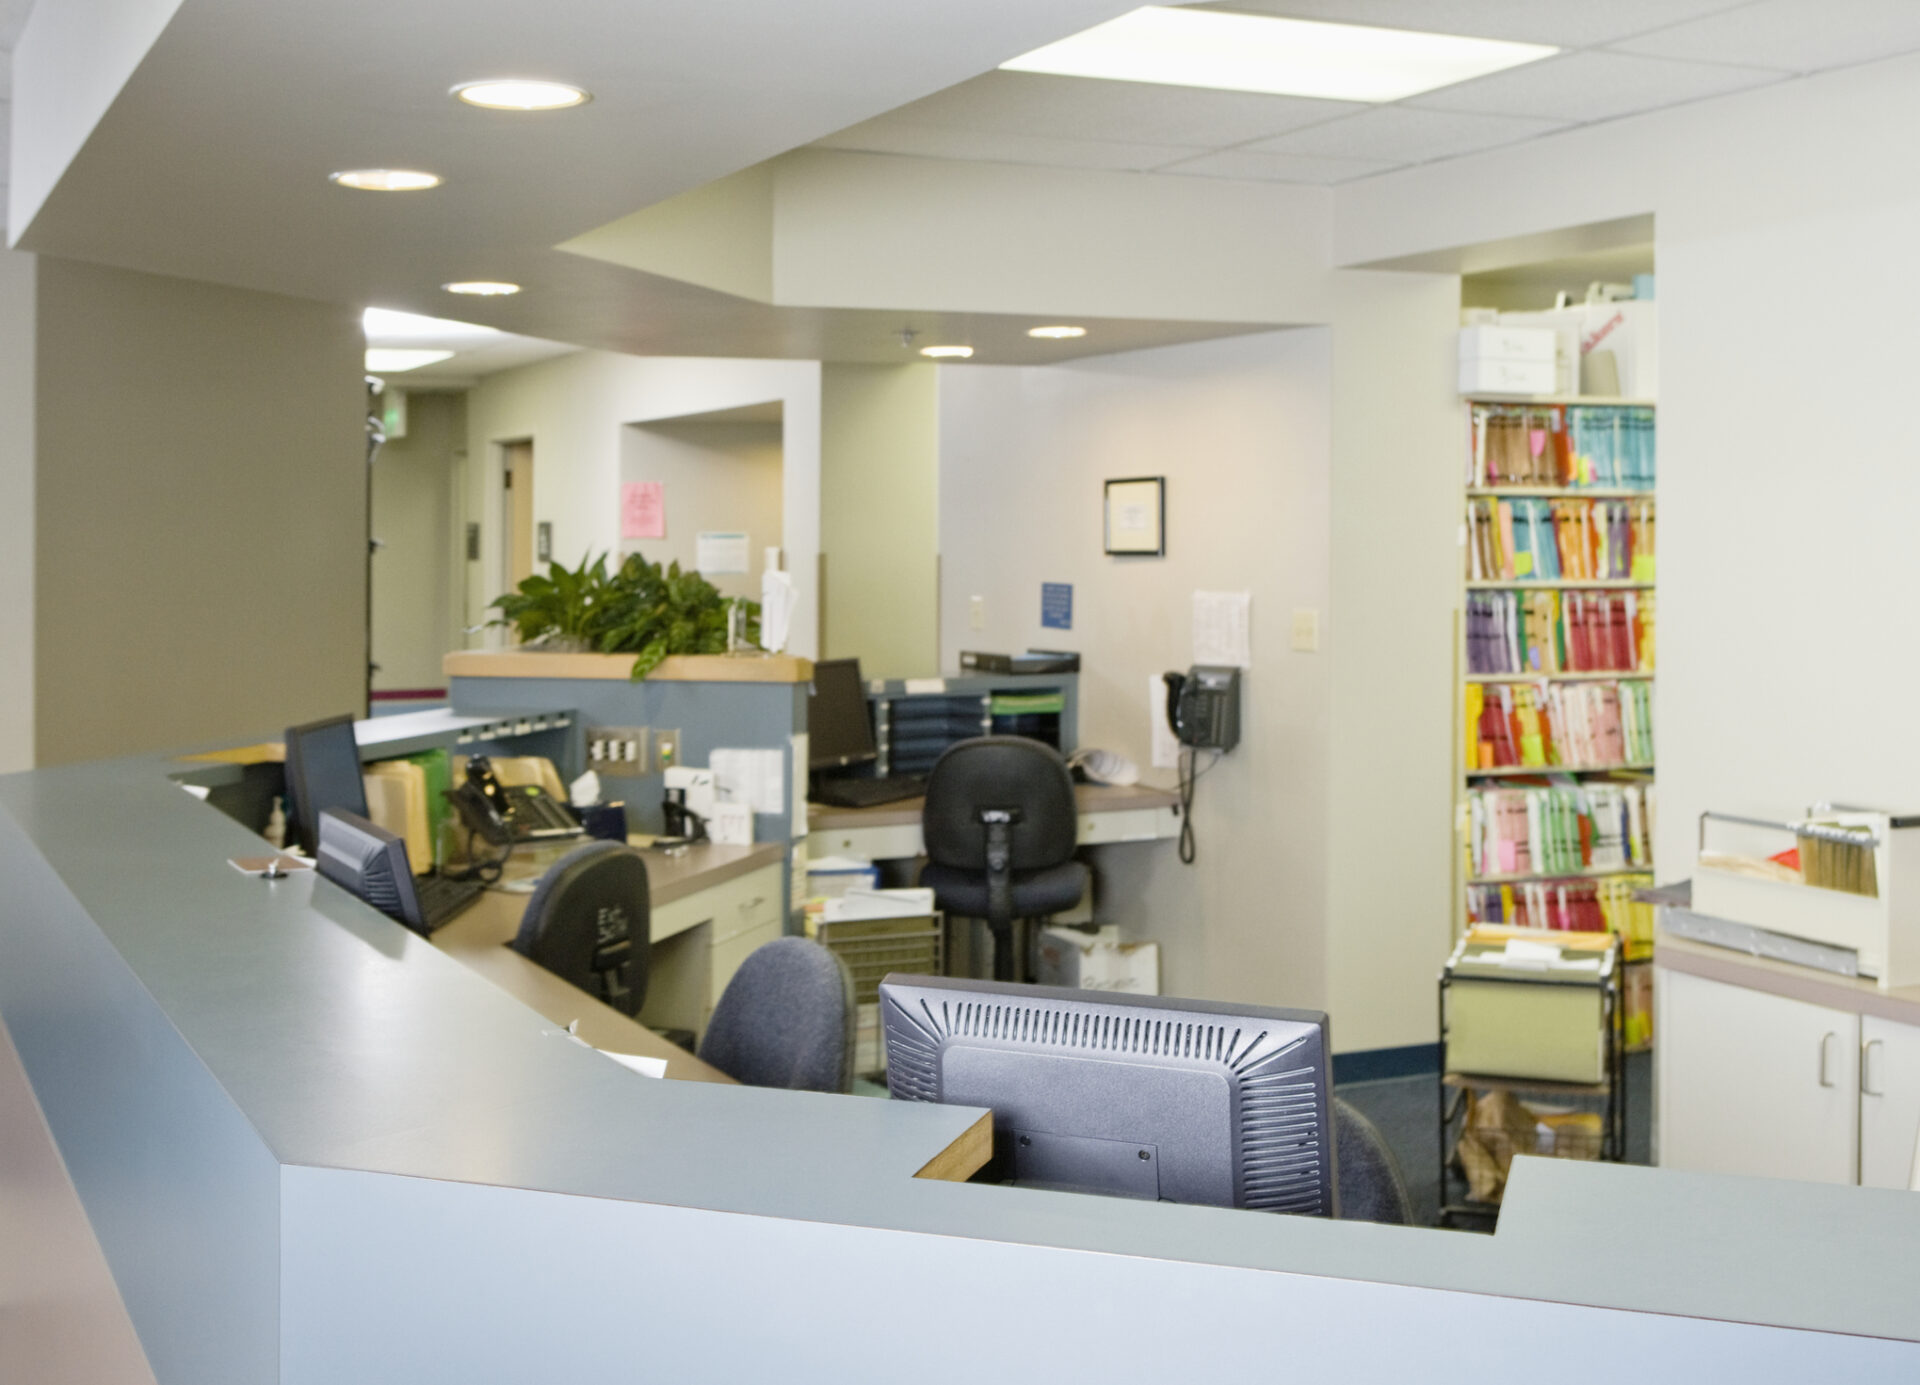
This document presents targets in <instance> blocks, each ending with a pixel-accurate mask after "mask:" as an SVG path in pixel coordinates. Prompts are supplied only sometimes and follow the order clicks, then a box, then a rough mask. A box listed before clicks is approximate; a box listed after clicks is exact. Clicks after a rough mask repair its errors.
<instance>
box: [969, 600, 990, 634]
mask: <svg viewBox="0 0 1920 1385" xmlns="http://www.w3.org/2000/svg"><path fill="white" fill-rule="evenodd" d="M967 628H968V629H970V630H984V629H986V628H987V599H986V597H984V596H975V597H971V598H969V599H968V601H967Z"/></svg>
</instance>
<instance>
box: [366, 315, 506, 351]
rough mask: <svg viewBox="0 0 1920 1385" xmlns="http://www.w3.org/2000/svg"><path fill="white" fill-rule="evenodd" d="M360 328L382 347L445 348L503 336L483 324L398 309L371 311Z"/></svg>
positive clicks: (370, 339) (495, 329)
mask: <svg viewBox="0 0 1920 1385" xmlns="http://www.w3.org/2000/svg"><path fill="white" fill-rule="evenodd" d="M360 326H361V327H362V329H364V330H365V332H366V334H367V340H369V341H373V342H378V343H379V344H380V345H382V346H392V345H395V344H396V343H401V342H419V343H421V344H426V343H429V342H430V343H432V344H433V345H435V346H444V345H446V344H447V343H449V342H456V343H457V342H468V341H478V340H480V339H481V338H483V337H497V336H499V335H500V329H499V328H497V327H488V326H485V325H484V324H482V323H478V322H455V321H454V320H453V319H452V318H448V317H427V316H426V315H425V314H423V313H403V312H401V311H399V310H398V309H397V308H368V309H367V310H366V311H365V312H363V313H361V314H360Z"/></svg>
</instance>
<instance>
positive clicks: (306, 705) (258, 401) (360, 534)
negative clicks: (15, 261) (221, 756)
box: [34, 256, 367, 764]
mask: <svg viewBox="0 0 1920 1385" xmlns="http://www.w3.org/2000/svg"><path fill="white" fill-rule="evenodd" d="M38 278H39V315H38V329H39V330H38V343H37V379H36V388H35V400H36V408H35V414H36V428H37V434H38V437H37V444H38V469H37V493H36V496H35V515H36V547H35V572H36V581H37V584H38V600H37V603H36V604H37V612H36V614H37V630H36V638H35V669H34V683H35V705H36V713H37V715H36V721H37V725H36V733H35V740H36V751H37V755H38V758H39V761H40V763H42V764H51V763H58V762H60V761H65V760H78V759H91V758H96V757H99V756H106V755H115V754H124V753H126V752H129V751H137V750H145V749H151V748H156V747H162V746H177V745H183V744H189V743H192V742H195V741H202V740H207V739H211V738H217V737H226V736H248V735H256V734H259V733H261V732H265V731H271V730H273V729H275V728H278V727H282V726H285V725H287V724H288V723H289V722H294V721H300V720H304V719H308V718H313V717H319V716H324V715H326V714H328V713H330V712H338V711H343V710H355V711H359V710H362V707H363V701H364V679H365V669H364V659H365V649H366V645H365V632H366V592H367V588H366V532H367V531H366V514H367V510H366V504H367V501H366V469H365V443H364V424H363V419H364V417H365V390H364V387H363V385H362V383H361V381H362V369H361V359H360V357H361V351H362V348H363V345H364V342H363V338H362V336H361V332H360V326H359V322H358V320H357V317H356V315H355V314H354V313H353V312H352V311H351V310H349V309H347V308H342V307H334V306H331V305H325V304H319V303H310V302H305V301H302V300H298V299H291V298H282V297H278V296H276V295H272V294H262V293H253V292H249V291H246V290H241V289H230V288H220V287H215V286H212V285H208V284H200V283H194V282H191V281H188V280H183V279H169V278H161V277H158V276H155V275H147V274H137V273H133V272H130V271H125V270H115V269H106V268H101V267H99V266H94V265H85V264H80V263H77V262H73V261H64V260H58V259H53V258H49V257H46V256H42V257H41V258H40V260H39V263H38Z"/></svg>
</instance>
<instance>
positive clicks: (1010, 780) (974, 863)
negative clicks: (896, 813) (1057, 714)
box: [920, 736, 1079, 870]
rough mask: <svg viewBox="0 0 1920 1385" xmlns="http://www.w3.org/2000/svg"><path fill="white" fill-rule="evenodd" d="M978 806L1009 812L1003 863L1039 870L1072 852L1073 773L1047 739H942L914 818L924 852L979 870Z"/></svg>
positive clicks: (1075, 826) (982, 855)
mask: <svg viewBox="0 0 1920 1385" xmlns="http://www.w3.org/2000/svg"><path fill="white" fill-rule="evenodd" d="M986 809H1008V810H1011V811H1012V812H1013V815H1014V817H1013V821H1012V823H1011V824H1010V825H1009V828H1008V832H1009V837H1010V840H1011V843H1012V847H1013V857H1012V862H1011V867H1010V868H1011V869H1013V870H1040V869H1043V868H1045V867H1047V866H1057V865H1059V864H1060V863H1061V862H1062V861H1066V860H1068V859H1070V858H1071V857H1072V855H1073V847H1074V841H1075V839H1076V837H1077V836H1078V834H1079V816H1078V813H1077V810H1076V809H1075V807H1074V802H1073V776H1072V775H1070V774H1069V773H1068V772H1067V762H1066V761H1065V760H1063V759H1061V758H1060V753H1059V752H1058V751H1056V750H1054V749H1053V748H1052V747H1051V746H1046V745H1042V744H1041V743H1040V742H1039V741H1031V740H1028V739H1027V738H1026V737H1024V736H976V737H975V738H974V739H972V740H970V741H960V742H959V743H958V744H955V745H951V746H948V747H947V750H946V753H945V754H943V755H941V757H940V758H939V759H938V760H936V761H935V762H934V766H933V772H932V773H931V774H930V775H928V776H927V802H926V809H925V811H924V812H923V813H922V815H921V820H920V827H921V835H922V837H924V838H925V840H926V848H927V859H928V860H929V861H931V862H933V863H934V864H935V865H940V866H953V867H956V868H958V869H960V870H985V869H986V854H987V828H986V825H985V824H984V823H983V822H982V821H981V818H980V814H981V812H982V810H986Z"/></svg>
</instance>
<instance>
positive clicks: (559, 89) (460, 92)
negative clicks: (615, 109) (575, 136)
mask: <svg viewBox="0 0 1920 1385" xmlns="http://www.w3.org/2000/svg"><path fill="white" fill-rule="evenodd" d="M453 94H454V95H455V96H457V97H459V98H460V99H461V100H462V101H464V102H466V103H467V104H468V105H469V106H484V107H486V108H487V109H488V110H490V111H563V110H565V109H566V108H567V107H569V106H583V105H585V104H586V103H587V102H588V101H591V100H592V99H593V98H592V97H591V96H589V95H588V94H587V93H586V92H585V91H582V90H581V89H580V88H579V87H575V86H569V85H567V83H565V82H536V81H533V80H531V79H528V78H523V77H503V78H497V79H492V80H489V81H485V82H462V83H461V84H460V85H459V86H457V87H455V88H454V89H453Z"/></svg>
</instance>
